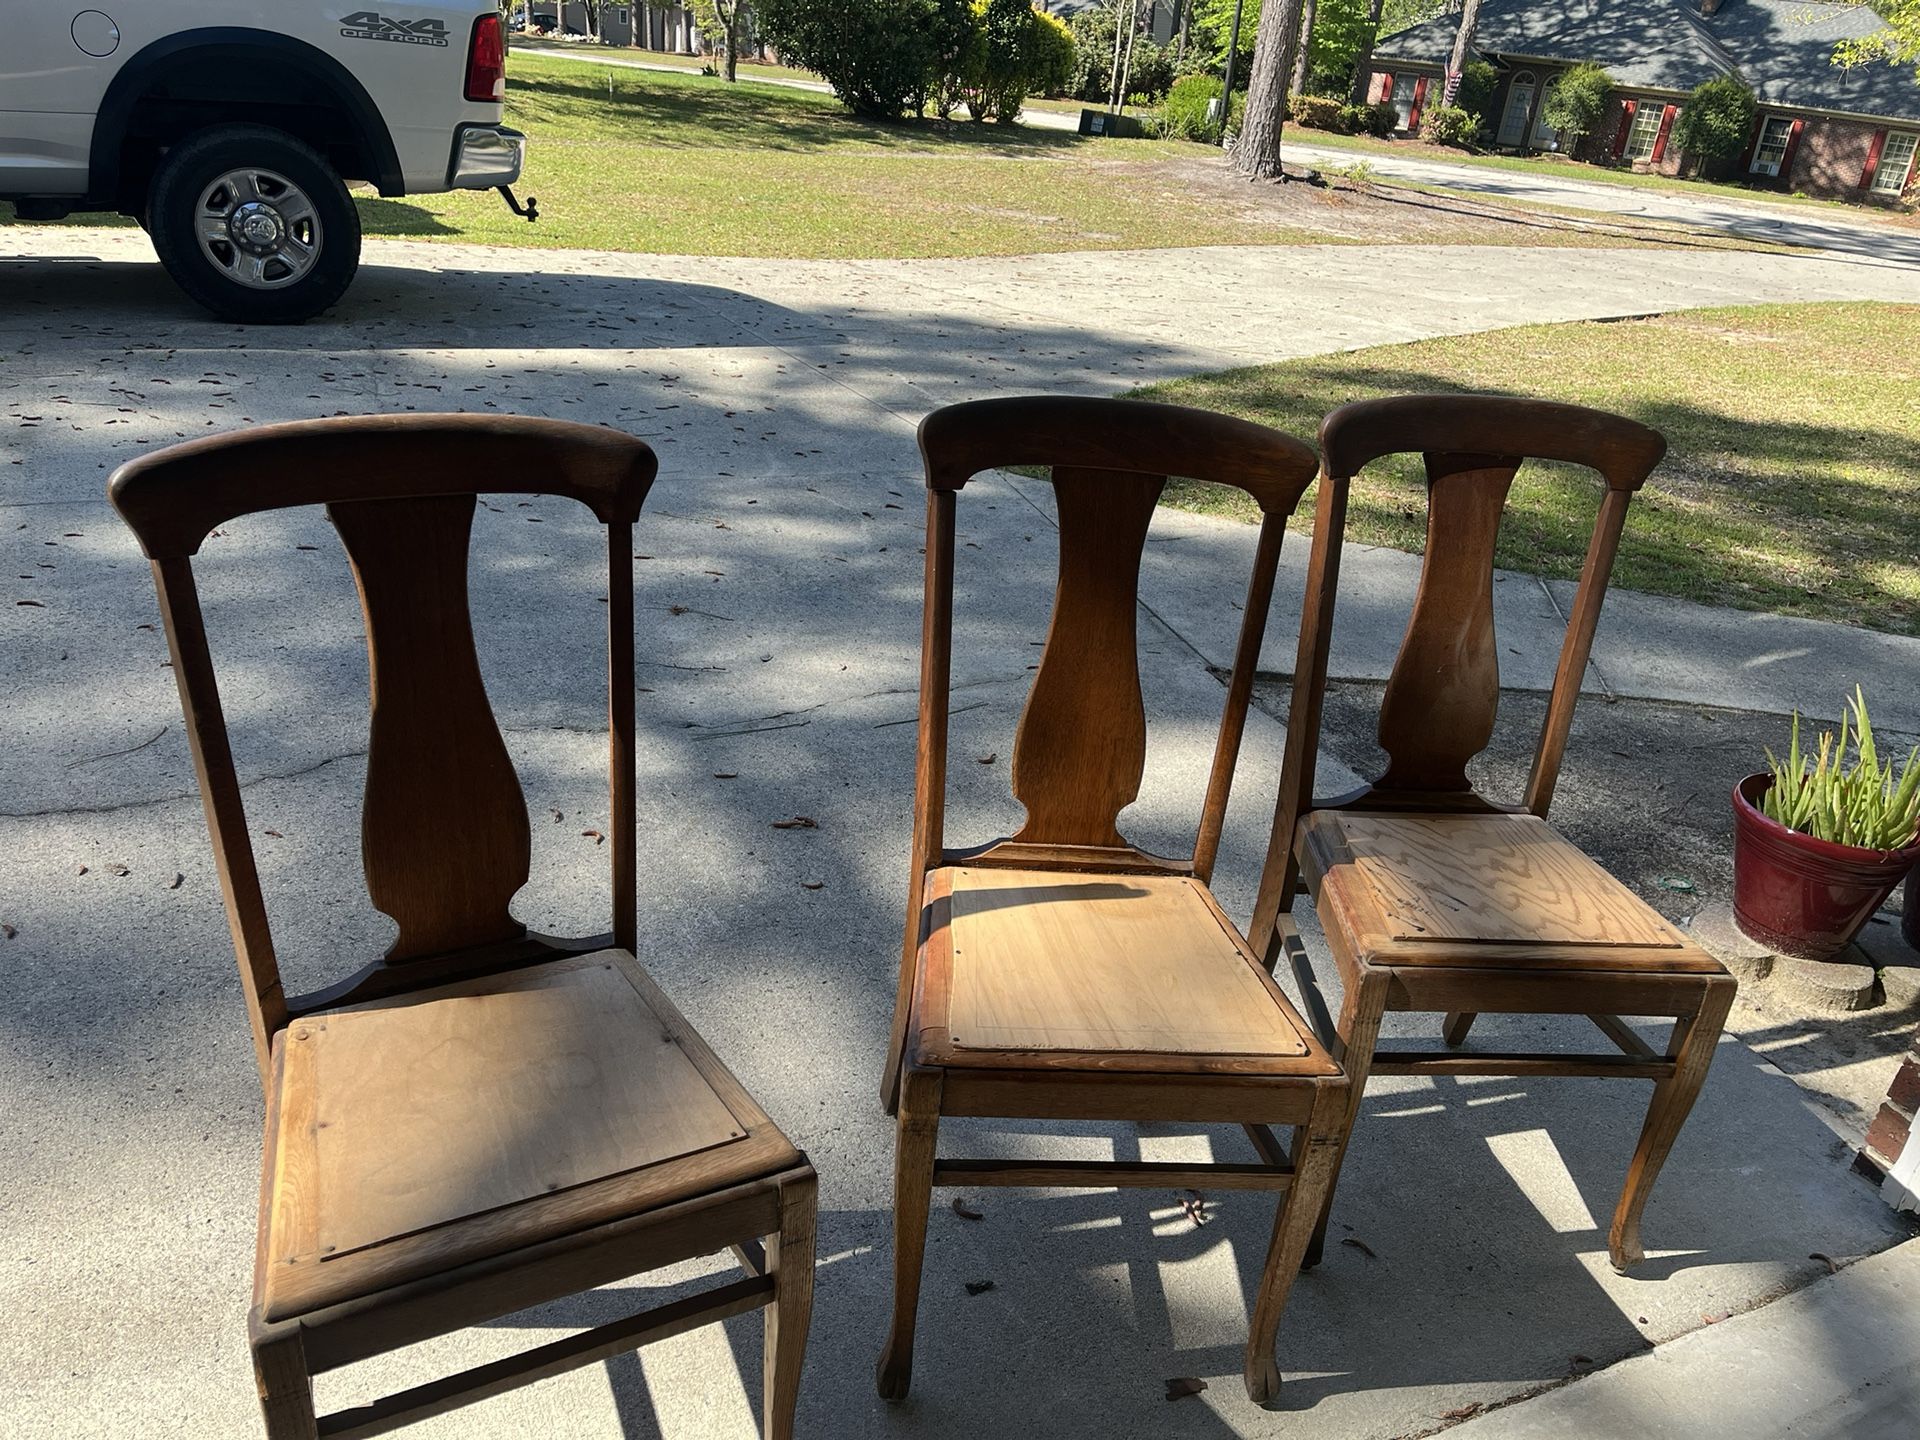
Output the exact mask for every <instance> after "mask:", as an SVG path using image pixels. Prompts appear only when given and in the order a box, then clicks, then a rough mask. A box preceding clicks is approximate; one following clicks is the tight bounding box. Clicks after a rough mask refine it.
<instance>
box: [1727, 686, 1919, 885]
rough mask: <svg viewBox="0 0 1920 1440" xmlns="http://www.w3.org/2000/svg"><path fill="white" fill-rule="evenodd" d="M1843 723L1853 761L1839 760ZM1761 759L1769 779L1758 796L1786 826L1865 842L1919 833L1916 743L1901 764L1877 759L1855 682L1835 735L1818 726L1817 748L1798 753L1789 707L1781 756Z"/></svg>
mask: <svg viewBox="0 0 1920 1440" xmlns="http://www.w3.org/2000/svg"><path fill="white" fill-rule="evenodd" d="M1849 725H1851V728H1852V731H1853V734H1852V736H1851V739H1852V741H1853V748H1854V763H1853V768H1852V769H1848V768H1846V766H1847V742H1848V739H1849V736H1848V733H1847V732H1848V728H1849ZM1767 763H1768V765H1769V766H1770V767H1771V768H1772V770H1773V784H1772V785H1770V786H1768V787H1767V792H1766V794H1765V795H1764V796H1763V797H1762V798H1761V809H1762V810H1763V811H1764V812H1765V813H1766V815H1767V816H1768V817H1769V818H1770V819H1774V820H1778V821H1779V822H1780V823H1781V824H1782V825H1785V826H1787V827H1788V828H1789V829H1791V830H1798V831H1800V832H1801V833H1802V834H1803V835H1811V836H1813V837H1814V838H1815V839H1816V840H1831V841H1833V842H1834V843H1835V844H1838V845H1857V846H1859V847H1861V848H1862V849H1867V850H1899V849H1901V848H1903V847H1905V846H1907V845H1911V844H1912V843H1913V841H1914V840H1915V838H1916V837H1920V746H1916V747H1914V749H1913V750H1912V751H1911V752H1909V753H1908V755H1907V759H1906V763H1905V764H1904V765H1901V766H1899V767H1896V766H1895V765H1894V763H1893V762H1892V761H1891V760H1889V761H1887V762H1886V763H1885V764H1882V763H1881V760H1880V753H1879V751H1878V750H1876V749H1875V748H1874V743H1873V721H1872V720H1871V719H1869V718H1868V715H1867V697H1866V695H1865V694H1864V693H1863V692H1862V691H1861V689H1860V687H1859V686H1857V685H1856V686H1855V687H1854V691H1853V699H1851V700H1849V701H1848V702H1847V707H1846V711H1845V713H1843V714H1842V715H1841V717H1840V737H1839V739H1838V740H1837V741H1836V740H1835V739H1834V735H1833V732H1832V731H1831V730H1827V731H1823V732H1822V733H1821V736H1820V748H1819V750H1818V751H1817V752H1816V753H1815V754H1813V755H1811V756H1809V755H1806V754H1804V753H1803V752H1802V751H1801V748H1800V713H1799V711H1797V710H1796V711H1795V712H1794V716H1793V740H1792V743H1791V744H1790V745H1789V746H1788V749H1787V759H1786V763H1785V764H1782V763H1781V762H1780V761H1779V760H1778V759H1777V758H1776V757H1775V756H1774V753H1773V751H1771V750H1769V751H1767ZM1896 769H1897V773H1896Z"/></svg>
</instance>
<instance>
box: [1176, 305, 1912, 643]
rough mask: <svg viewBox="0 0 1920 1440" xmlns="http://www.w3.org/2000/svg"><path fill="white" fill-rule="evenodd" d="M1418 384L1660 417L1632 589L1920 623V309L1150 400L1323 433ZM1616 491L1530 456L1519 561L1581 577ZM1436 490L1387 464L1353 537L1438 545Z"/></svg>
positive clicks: (1682, 326)
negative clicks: (1602, 507)
mask: <svg viewBox="0 0 1920 1440" xmlns="http://www.w3.org/2000/svg"><path fill="white" fill-rule="evenodd" d="M1408 391H1491V392H1497V393H1500V394H1508V395H1531V396H1538V397H1541V398H1546V399H1555V400H1569V401H1574V402H1577V403H1580V404H1586V405H1594V406H1598V407H1600V408H1602V409H1608V410H1614V411H1618V412H1620V413H1621V414H1624V415H1631V416H1633V417H1634V418H1635V419H1638V420H1641V421H1643V422H1645V423H1646V424H1648V425H1652V426H1654V427H1655V428H1657V429H1659V430H1660V431H1662V432H1663V433H1664V434H1665V435H1666V437H1667V440H1668V442H1669V444H1670V446H1671V448H1670V450H1669V452H1668V455H1667V459H1666V461H1665V463H1664V464H1663V465H1662V466H1661V467H1660V469H1659V470H1657V471H1656V472H1655V473H1654V477H1653V479H1652V481H1651V482H1649V484H1648V486H1647V488H1646V489H1645V490H1644V491H1643V492H1642V493H1641V495H1640V497H1639V498H1638V499H1637V500H1636V501H1635V502H1634V506H1633V508H1632V510H1631V511H1630V513H1629V516H1628V520H1627V528H1626V534H1625V537H1624V539H1623V541H1622V543H1621V547H1620V555H1619V559H1618V562H1617V563H1616V565H1615V568H1614V575H1613V579H1614V583H1615V584H1617V585H1622V586H1626V587H1628V588H1631V589H1635V590H1648V591H1653V592H1656V593H1659V594H1665V595H1679V596H1684V597H1686V598H1687V599H1691V600H1700V601H1704V602H1706V603H1709V604H1715V605H1732V606H1737V607H1740V608H1744V609H1760V610H1770V611H1777V612H1780V613H1783V614H1789V615H1810V616H1815V617H1817V618H1820V619H1824V620H1840V621H1845V622H1847V623H1850V624H1855V625H1865V626H1869V627H1871V628H1873V629H1876V630H1888V631H1893V632H1896V633H1899V634H1906V635H1920V306H1914V305H1873V304H1822V305H1777V306H1759V307H1753V308H1746V309H1726V310H1696V311H1690V312H1687V313H1685V314H1678V315H1668V316H1660V317H1656V318H1653V319H1647V320H1634V321H1621V322H1611V323H1608V322H1587V323H1579V324H1571V325H1534V326H1527V327H1524V328H1521V329H1514V330H1500V331H1495V332H1492V333H1488V334H1481V335H1469V336H1464V337H1460V338H1456V339H1446V340H1428V341H1422V342H1420V343H1417V344H1412V345H1392V346H1381V347H1379V348H1377V349H1372V350H1360V351H1355V352H1352V353H1349V354H1345V355H1332V356H1325V357H1321V358H1317V359H1310V360H1296V361H1288V362H1286V363H1283V364H1278V365H1266V366H1260V367H1257V368H1254V369H1248V370H1233V371H1227V372H1224V373H1222V374H1217V375H1208V376H1202V377H1199V378H1196V379H1192V380H1182V381H1175V382H1172V383H1170V384H1165V385H1157V386H1153V387H1150V388H1148V389H1146V390H1144V391H1142V392H1140V393H1142V394H1144V395H1146V396H1148V397H1150V398H1153V399H1159V400H1169V401H1176V402H1179V403H1181V404H1188V405H1198V406H1203V407H1205V408H1207V409H1212V410H1224V411H1227V412H1229V413H1232V414H1235V415H1242V416H1246V417H1247V418H1249V419H1253V420H1258V421H1261V422H1262V423H1265V424H1269V425H1273V426H1276V427H1278V428H1280V429H1283V430H1286V431H1289V432H1291V433H1293V434H1296V435H1302V436H1311V435H1312V434H1313V432H1314V430H1315V428H1316V427H1317V425H1318V424H1319V421H1320V418H1321V417H1322V416H1323V415H1325V414H1326V413H1327V411H1329V410H1331V409H1333V408H1335V407H1336V406H1339V405H1342V404H1345V403H1346V402H1347V401H1349V400H1357V399H1364V398H1367V397H1370V396H1377V395H1392V394H1398V393H1403V392H1408ZM1597 492H1598V487H1597V484H1596V482H1594V481H1593V479H1592V477H1591V476H1590V475H1589V474H1587V473H1586V472H1583V471H1579V470H1574V469H1570V468H1567V467H1558V466H1547V465H1537V466H1528V467H1526V468H1525V469H1523V470H1522V471H1521V473H1520V476H1519V478H1518V480H1517V481H1516V482H1515V484H1514V488H1513V494H1512V499H1511V502H1510V504H1509V507H1508V511H1507V517H1506V521H1505V523H1504V525H1503V528H1502V530H1501V534H1500V549H1499V563H1500V564H1501V565H1503V566H1508V567H1511V568H1513V569H1516V570H1524V571H1529V572H1532V573H1535V574H1541V575H1549V576H1562V577H1572V576H1574V575H1576V574H1578V572H1579V568H1580V562H1581V559H1582V557H1583V556H1584V554H1585V551H1586V544H1587V537H1588V535H1589V534H1590V532H1591V524H1592V515H1593V510H1594V505H1595V503H1596V500H1597ZM1423 493H1424V486H1423V483H1422V480H1421V472H1420V470H1419V466H1418V462H1417V460H1415V461H1400V462H1383V463H1382V464H1380V465H1378V466H1375V467H1373V469H1371V470H1369V471H1368V472H1367V473H1366V474H1365V475H1364V476H1362V477H1361V478H1360V480H1359V481H1357V482H1356V484H1355V486H1354V491H1353V495H1352V501H1351V508H1350V518H1349V522H1348V534H1349V538H1351V539H1353V540H1357V541H1362V542H1365V543H1368V544H1375V545H1387V546H1391V547H1393V548H1394V549H1398V550H1408V551H1416V552H1417V551H1419V550H1420V549H1421V548H1422V545H1423V543H1424V540H1425V508H1424V502H1423V498H1422V497H1423ZM1170 498H1171V500H1172V503H1174V504H1177V505H1180V506H1183V507H1185V508H1188V509H1195V510H1203V511H1211V512H1215V513H1224V514H1230V515H1234V516H1237V517H1240V518H1244V519H1248V520H1252V519H1254V518H1255V515H1254V512H1253V509H1252V506H1251V504H1250V503H1249V502H1247V501H1246V499H1245V497H1244V496H1242V495H1241V494H1240V493H1239V492H1238V491H1229V490H1221V489H1216V488H1214V487H1210V486H1200V485H1195V484H1191V483H1182V484H1178V485H1176V486H1175V487H1174V489H1173V491H1172V493H1171V496H1170ZM1301 523H1302V525H1303V526H1304V524H1305V523H1306V521H1305V517H1304V516H1303V517H1302V520H1301Z"/></svg>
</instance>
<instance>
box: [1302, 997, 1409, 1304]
mask: <svg viewBox="0 0 1920 1440" xmlns="http://www.w3.org/2000/svg"><path fill="white" fill-rule="evenodd" d="M1389 978H1390V977H1389V976H1388V974H1387V972H1386V971H1384V970H1370V969H1369V970H1362V971H1361V972H1360V973H1359V975H1358V976H1357V977H1356V976H1349V977H1347V979H1348V984H1347V986H1346V993H1345V994H1344V995H1343V996H1342V997H1341V1000H1340V1023H1339V1025H1338V1026H1337V1027H1336V1030H1337V1033H1338V1034H1339V1037H1340V1044H1341V1053H1340V1055H1339V1057H1338V1058H1339V1060H1340V1068H1341V1069H1342V1070H1344V1071H1345V1072H1346V1076H1347V1081H1348V1084H1349V1085H1350V1086H1351V1089H1349V1090H1348V1092H1347V1094H1346V1096H1345V1097H1344V1101H1345V1104H1346V1107H1347V1111H1346V1114H1345V1116H1344V1117H1342V1120H1341V1123H1340V1125H1339V1129H1338V1144H1337V1147H1336V1148H1335V1150H1334V1152H1333V1173H1332V1174H1331V1175H1330V1176H1329V1177H1328V1179H1327V1189H1326V1195H1325V1197H1324V1198H1323V1199H1322V1200H1321V1202H1320V1215H1319V1218H1318V1219H1317V1220H1316V1221H1315V1223H1314V1227H1313V1239H1312V1240H1311V1241H1310V1242H1309V1243H1308V1245H1307V1250H1306V1254H1305V1256H1304V1257H1302V1259H1301V1262H1300V1264H1301V1268H1302V1269H1306V1270H1311V1269H1312V1268H1313V1267H1314V1266H1316V1265H1318V1264H1319V1263H1320V1262H1321V1260H1323V1259H1325V1258H1326V1251H1327V1219H1328V1217H1329V1216H1330V1215H1331V1214H1332V1213H1333V1191H1334V1187H1335V1186H1336V1185H1338V1184H1339V1182H1340V1167H1341V1165H1343V1164H1344V1163H1345V1162H1346V1158H1347V1142H1348V1141H1349V1140H1351V1139H1352V1138H1353V1127H1354V1125H1355V1123H1356V1122H1357V1121H1358V1120H1359V1118H1360V1103H1361V1101H1363V1100H1364V1099H1365V1098H1366V1094H1367V1075H1368V1074H1369V1072H1371V1070H1372V1069H1373V1048H1374V1046H1375V1045H1376V1044H1377V1043H1378V1042H1379V1039H1380V1021H1381V1019H1382V1018H1383V1017H1384V1016H1385V1014H1386V1009H1387V981H1388V979H1389ZM1299 1158H1300V1157H1298V1156H1296V1157H1295V1163H1296V1164H1297V1163H1299Z"/></svg>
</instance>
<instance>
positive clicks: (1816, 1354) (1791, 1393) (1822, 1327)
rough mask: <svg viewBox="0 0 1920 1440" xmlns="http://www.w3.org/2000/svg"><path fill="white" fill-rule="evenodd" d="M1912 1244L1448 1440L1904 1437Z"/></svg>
mask: <svg viewBox="0 0 1920 1440" xmlns="http://www.w3.org/2000/svg"><path fill="white" fill-rule="evenodd" d="M1917 1355H1920V1242H1910V1243H1908V1244H1905V1245H1901V1246H1898V1247H1896V1248H1895V1249H1892V1250H1889V1251H1887V1252H1885V1253H1884V1254H1881V1255H1874V1256H1869V1257H1868V1258H1867V1259H1865V1260H1862V1261H1860V1262H1859V1263H1858V1264H1857V1265H1851V1266H1849V1267H1847V1268H1846V1269H1845V1270H1842V1271H1841V1272H1840V1273H1839V1274H1837V1275H1834V1276H1831V1277H1829V1278H1827V1279H1822V1280H1816V1281H1815V1282H1814V1283H1813V1284H1811V1285H1809V1286H1808V1287H1807V1288H1806V1289H1804V1290H1801V1291H1799V1292H1798V1293H1796V1294H1793V1295H1789V1296H1787V1297H1786V1298H1785V1299H1783V1300H1777V1301H1775V1302H1774V1303H1773V1304H1771V1305H1768V1306H1766V1307H1765V1308H1763V1309H1760V1310H1754V1311H1749V1312H1748V1313H1746V1314H1744V1315H1735V1316H1733V1317H1731V1318H1729V1319H1724V1320H1721V1321H1720V1322H1719V1323H1717V1324H1715V1325H1713V1326H1711V1327H1708V1328H1705V1329H1701V1330H1696V1331H1695V1332H1694V1333H1693V1334H1691V1335H1685V1336H1682V1337H1681V1338H1680V1339H1678V1340H1675V1341H1673V1342H1672V1343H1671V1344H1669V1345H1662V1346H1660V1347H1659V1348H1658V1349H1656V1350H1654V1351H1652V1352H1651V1353H1649V1354H1646V1355H1641V1356H1636V1357H1635V1358H1633V1359H1631V1360H1623V1361H1621V1362H1620V1364H1618V1365H1615V1366H1614V1367H1613V1368H1611V1369H1609V1370H1604V1371H1602V1372H1601V1373H1599V1374H1597V1375H1594V1376H1592V1377H1590V1378H1588V1379H1584V1380H1577V1381H1575V1382H1574V1383H1573V1384H1571V1385H1568V1386H1565V1387H1563V1388H1561V1389H1558V1390H1554V1391H1551V1392H1549V1393H1548V1394H1545V1395H1542V1396H1540V1397H1538V1398H1537V1399H1533V1400H1529V1401H1527V1402H1525V1403H1523V1404H1519V1405H1514V1406H1509V1407H1507V1408H1505V1409H1501V1410H1496V1411H1494V1412H1493V1413H1492V1414H1489V1415H1486V1416H1483V1417H1481V1418H1478V1419H1475V1420H1472V1421H1470V1422H1469V1423H1467V1424H1465V1425H1462V1426H1461V1427H1460V1428H1459V1429H1457V1430H1455V1431H1454V1432H1452V1433H1453V1434H1454V1436H1455V1437H1457V1440H1563V1437H1572V1436H1578V1437H1580V1440H1720V1437H1722V1436H1728V1435H1738V1436H1740V1437H1741V1440H1788V1437H1793V1440H1912V1437H1913V1436H1914V1435H1915V1434H1916V1433H1920V1386H1916V1384H1915V1379H1914V1357H1915V1356H1917Z"/></svg>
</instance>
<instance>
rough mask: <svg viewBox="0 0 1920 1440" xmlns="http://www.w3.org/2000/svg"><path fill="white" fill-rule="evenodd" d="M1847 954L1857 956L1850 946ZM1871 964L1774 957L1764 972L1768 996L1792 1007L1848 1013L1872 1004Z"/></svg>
mask: <svg viewBox="0 0 1920 1440" xmlns="http://www.w3.org/2000/svg"><path fill="white" fill-rule="evenodd" d="M1844 953H1845V954H1846V955H1848V956H1852V957H1856V958H1859V957H1860V952H1859V951H1857V950H1852V949H1849V950H1847V951H1845V952H1844ZM1873 982H1874V974H1873V966H1871V965H1860V964H1853V963H1851V962H1850V961H1848V960H1796V959H1794V958H1793V957H1792V956H1790V955H1776V956H1774V957H1773V968H1772V970H1770V971H1769V972H1768V974H1767V989H1768V992H1769V995H1768V998H1769V999H1770V1000H1771V1001H1773V1002H1774V1003H1775V1004H1785V1005H1787V1006H1790V1007H1791V1008H1793V1009H1795V1010H1810V1011H1814V1012H1821V1011H1825V1012H1827V1013H1829V1014H1843V1015H1844V1014H1847V1013H1850V1012H1851V1011H1854V1010H1870V1009H1872V1008H1873Z"/></svg>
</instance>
